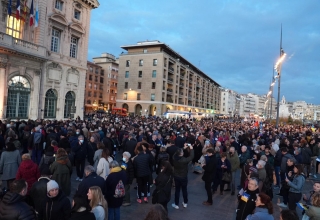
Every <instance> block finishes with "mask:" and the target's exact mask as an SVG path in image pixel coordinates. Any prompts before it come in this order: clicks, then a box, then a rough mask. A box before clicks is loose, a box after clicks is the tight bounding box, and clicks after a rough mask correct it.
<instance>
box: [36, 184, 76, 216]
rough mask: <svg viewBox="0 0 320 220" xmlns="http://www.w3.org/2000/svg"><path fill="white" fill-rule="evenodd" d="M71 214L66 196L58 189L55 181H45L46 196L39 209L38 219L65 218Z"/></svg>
mask: <svg viewBox="0 0 320 220" xmlns="http://www.w3.org/2000/svg"><path fill="white" fill-rule="evenodd" d="M70 215H71V204H70V201H69V199H68V197H67V196H66V195H65V194H64V192H62V190H60V189H59V185H58V183H57V182H56V181H54V180H50V181H49V182H48V183H47V198H46V201H45V202H44V203H43V205H42V208H41V209H40V210H39V215H38V219H41V220H54V219H59V220H67V219H69V218H70Z"/></svg>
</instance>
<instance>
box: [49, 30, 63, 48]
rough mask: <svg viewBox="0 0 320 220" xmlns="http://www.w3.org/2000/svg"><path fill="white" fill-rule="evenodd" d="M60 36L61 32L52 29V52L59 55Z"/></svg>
mask: <svg viewBox="0 0 320 220" xmlns="http://www.w3.org/2000/svg"><path fill="white" fill-rule="evenodd" d="M60 36H61V31H59V30H57V29H55V28H52V36H51V51H53V52H56V53H58V52H59V47H60Z"/></svg>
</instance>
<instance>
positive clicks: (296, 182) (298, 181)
mask: <svg viewBox="0 0 320 220" xmlns="http://www.w3.org/2000/svg"><path fill="white" fill-rule="evenodd" d="M305 181H306V180H305V177H304V176H303V175H298V176H295V177H294V178H293V180H292V182H290V181H289V182H288V185H289V186H290V189H289V192H292V193H301V191H302V187H303V185H304V182H305Z"/></svg>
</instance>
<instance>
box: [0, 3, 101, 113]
mask: <svg viewBox="0 0 320 220" xmlns="http://www.w3.org/2000/svg"><path fill="white" fill-rule="evenodd" d="M26 1H27V3H26V5H27V9H26V19H25V21H22V20H21V19H20V20H18V19H16V18H15V13H16V12H15V8H16V0H12V16H9V15H8V10H7V9H8V8H7V4H8V0H1V1H0V4H1V9H2V11H1V15H0V118H11V119H14V118H23V119H28V118H30V119H37V118H48V119H63V118H69V117H75V116H77V115H80V116H82V115H83V107H84V92H85V91H84V89H83V88H84V86H85V76H86V69H87V54H88V40H89V29H90V15H91V10H92V9H94V8H97V7H98V6H99V2H98V1H97V0H74V1H66V0H38V6H39V25H38V27H34V26H31V27H30V24H29V11H30V9H29V8H30V6H31V0H26ZM20 4H21V8H22V9H21V14H23V13H24V4H25V1H24V0H21V1H20ZM36 4H37V1H34V9H36Z"/></svg>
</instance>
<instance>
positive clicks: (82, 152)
mask: <svg viewBox="0 0 320 220" xmlns="http://www.w3.org/2000/svg"><path fill="white" fill-rule="evenodd" d="M87 149H88V143H87V141H85V140H84V137H83V136H82V135H79V137H78V142H77V143H75V145H74V146H73V147H72V151H73V152H74V153H75V155H74V159H75V164H76V170H77V179H76V180H79V181H80V182H81V181H82V177H83V173H84V166H85V163H86V156H87Z"/></svg>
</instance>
